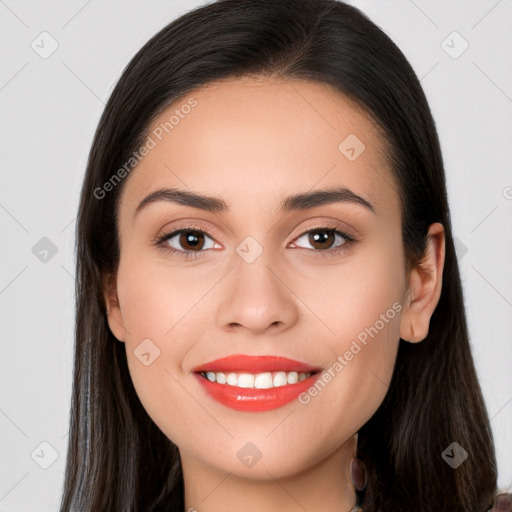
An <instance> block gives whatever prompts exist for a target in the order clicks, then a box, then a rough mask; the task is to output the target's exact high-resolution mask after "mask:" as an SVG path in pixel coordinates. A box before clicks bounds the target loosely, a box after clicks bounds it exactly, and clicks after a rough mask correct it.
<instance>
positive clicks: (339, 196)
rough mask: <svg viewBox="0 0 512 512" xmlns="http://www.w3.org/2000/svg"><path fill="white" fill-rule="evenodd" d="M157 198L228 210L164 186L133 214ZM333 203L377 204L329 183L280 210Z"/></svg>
mask: <svg viewBox="0 0 512 512" xmlns="http://www.w3.org/2000/svg"><path fill="white" fill-rule="evenodd" d="M158 201H167V202H171V203H176V204H180V205H183V206H189V207H192V208H199V209H201V210H206V211H208V212H213V213H228V212H229V206H228V204H227V203H226V202H225V201H224V200H223V199H221V198H219V197H212V196H207V195H203V194H199V193H197V192H191V191H189V190H180V189H176V188H163V189H160V190H156V191H155V192H152V193H151V194H149V195H148V196H146V197H145V198H144V199H143V200H142V201H141V202H140V203H139V205H138V206H137V208H136V210H135V214H134V216H136V215H137V214H138V213H139V212H140V211H141V210H142V209H144V208H145V207H146V206H148V205H150V204H152V203H156V202H158ZM332 203H354V204H359V205H361V206H364V207H365V208H367V209H368V210H369V211H371V212H372V213H374V214H375V213H376V212H375V208H374V207H373V205H372V204H371V203H370V202H368V201H367V200H366V199H364V198H362V197H361V196H359V195H357V194H355V193H354V192H352V191H351V190H350V189H348V188H343V187H330V188H325V189H320V190H314V191H312V192H304V193H302V194H296V195H292V196H288V197H286V198H285V199H284V201H283V202H282V203H281V207H280V211H281V212H291V211H294V210H306V209H308V208H315V207H317V206H323V205H326V204H332Z"/></svg>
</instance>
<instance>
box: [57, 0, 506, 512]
mask: <svg viewBox="0 0 512 512" xmlns="http://www.w3.org/2000/svg"><path fill="white" fill-rule="evenodd" d="M243 75H259V76H279V77H285V78H290V79H305V80H311V81H317V82H320V83H323V84H327V85H329V86H331V87H333V88H334V89H336V90H338V91H340V92H341V93H343V94H344V95H346V96H347V97H348V98H350V99H351V100H353V101H354V102H355V103H356V104H357V105H359V106H360V107H362V108H363V109H364V111H365V112H367V113H368V115H369V116H370V117H371V118H372V120H373V121H374V122H375V123H376V127H377V128H379V129H380V130H381V132H382V134H383V137H384V138H385V141H386V144H387V146H388V148H389V151H388V155H387V157H388V158H389V161H390V164H391V168H392V170H393V172H394V175H395V178H396V182H397V184H398V189H399V196H400V201H401V209H402V230H403V244H404V251H405V254H406V256H407V259H408V261H409V262H410V263H412V264H416V263H417V262H418V261H419V260H420V259H421V256H422V254H423V253H424V250H425V244H426V233H427V228H428V226H429V225H430V224H431V223H434V222H440V223H442V224H443V225H444V228H445V234H446V258H445V268H444V273H443V283H442V293H441V297H440V300H439V304H438V306H437V308H436V310H435V312H434V314H433V316H432V319H431V323H430V332H429V334H428V337H427V338H426V339H425V340H424V341H422V342H421V343H414V344H412V343H407V342H404V341H403V340H400V346H399V350H398V356H397V360H396V365H395V370H394V374H393V378H392V381H391V384H390V387H389V390H388V393H387V395H386V397H385V399H384V401H383V403H382V404H381V406H380V408H379V409H378V410H377V412H376V413H375V415H374V416H373V417H372V418H371V419H370V420H369V421H368V422H367V423H366V424H365V425H364V426H363V427H362V428H361V430H360V431H359V441H358V456H359V458H361V459H362V460H363V461H364V462H365V463H366V466H367V468H368V472H369V478H368V484H367V488H366V491H365V492H364V494H360V495H359V499H360V500H361V505H362V506H363V507H364V510H365V511H368V512H377V511H386V512H388V511H393V512H397V511H408V512H410V511H413V510H414V511H425V512H439V511H441V510H450V511H451V512H456V511H464V512H467V511H473V512H483V511H484V510H486V509H487V508H488V507H490V506H491V504H492V499H493V495H494V493H495V491H496V464H495V455H494V448H493V441H492V435H491V431H490V427H489V421H488V417H487V414H486V410H485V406H484V403H483V399H482V394H481V391H480V387H479V384H478V381H477V377H476V373H475V368H474V364H473V360H472V356H471V351H470V345H469V341H468V329H467V325H466V317H465V311H464V303H463V295H462V290H461V281H460V276H459V270H458V265H457V259H456V255H455V251H454V244H453V237H452V232H451V225H450V213H449V208H448V201H447V194H446V184H445V175H444V168H443V161H442V156H441V151H440V146H439V141H438V136H437V133H436V129H435V124H434V121H433V118H432V115H431V112H430V109H429V106H428V104H427V101H426V98H425V95H424V93H423V90H422V88H421V86H420V83H419V81H418V79H417V77H416V75H415V74H414V72H413V70H412V68H411V66H410V64H409V63H408V62H407V60H406V58H405V57H404V55H403V54H402V53H401V51H400V50H399V49H398V48H397V46H396V45H395V44H394V43H393V42H392V41H391V39H390V38H389V37H388V36H386V35H385V34H384V32H383V31H382V30H380V29H379V28H378V27H377V26H376V25H375V24H374V23H372V22H371V21H370V20H369V19H368V18H367V17H366V16H365V15H364V14H363V13H361V12H360V11H359V10H358V9H356V8H354V7H352V6H349V5H346V4H344V3H341V2H338V1H335V0H223V1H219V2H216V3H213V4H210V5H207V6H203V7H200V8H198V9H195V10H193V11H191V12H189V13H187V14H185V15H184V16H182V17H180V18H179V19H177V20H175V21H173V22H172V23H170V24H169V25H167V26H166V27H165V28H164V29H162V30H161V31H160V32H159V33H158V34H156V35H155V36H154V37H153V38H152V39H151V40H150V41H149V42H147V43H146V44H145V46H144V47H143V48H142V49H141V50H140V51H139V52H138V53H137V54H136V55H135V57H134V58H133V59H132V61H131V62H130V63H129V65H128V66H127V67H126V69H125V70H124V72H123V74H122V76H121V78H120V80H119V82H118V84H117V86H116V87H115V89H114V91H113V93H112V95H111V97H110V99H109V100H108V103H107V105H106V108H105V111H104V113H103V116H102V118H101V121H100V123H99V126H98V128H97V131H96V135H95V138H94V142H93V144H92V149H91V152H90V156H89V161H88V165H87V170H86V174H85V179H84V183H83V188H82V193H81V198H80V207H79V214H78V221H77V230H76V240H77V273H76V276H77V286H76V299H77V302H76V333H75V334H76V339H75V362H74V365H75V366H74V381H73V394H72V407H71V420H70V423H71V426H70V435H69V449H68V458H67V467H66V476H65V487H64V493H63V499H62V505H61V509H60V510H61V512H68V511H71V510H80V511H94V512H96V511H153V512H155V511H157V510H167V511H171V510H172V511H182V510H183V508H184V499H183V476H182V472H181V464H180V458H179V452H178V449H177V447H176V446H175V445H174V444H173V443H172V442H171V441H169V439H167V438H166V436H165V435H164V434H163V433H162V432H161V431H160V430H159V428H158V427H157V426H156V425H155V424H154V423H153V421H152V420H151V418H150V417H149V416H148V414H147V413H146V411H145V410H144V408H143V406H142V405H141V403H140V401H139V399H138V397H137V394H136V392H135V390H134V387H133V385H132V382H131V379H130V375H129V372H128V367H127V361H126V354H125V347H124V345H123V344H122V343H119V342H117V341H116V339H115V338H114V337H113V335H112V334H111V332H110V330H109V327H108V323H107V317H106V305H105V303H104V298H103V293H104V289H105V288H104V283H105V276H106V275H108V274H109V273H115V271H116V268H117V265H118V262H119V245H118V236H117V235H118V232H117V222H116V214H117V206H118V204H119V197H120V194H121V193H122V189H123V185H124V182H125V180H126V178H125V179H124V180H120V182H119V183H116V184H115V186H112V187H110V188H111V189H112V190H109V193H108V194H106V195H104V194H101V195H100V194H99V193H98V190H105V189H104V188H103V189H102V187H103V186H104V184H105V183H107V182H108V181H109V180H111V179H112V177H113V175H114V174H115V173H116V171H117V170H118V169H120V168H122V167H123V165H125V162H127V161H129V159H130V157H131V155H133V153H134V152H135V151H137V149H138V148H139V147H140V146H141V144H142V142H143V140H144V139H145V136H146V135H147V133H146V132H147V130H148V126H149V125H150V123H151V121H152V120H153V119H154V118H155V117H156V116H157V115H158V114H159V113H161V112H162V111H163V110H164V109H165V108H166V107H168V106H169V105H170V104H171V103H173V102H175V101H177V100H178V99H180V98H182V97H183V96H184V95H186V94H187V93H190V92H191V91H192V90H194V89H195V88H198V87H201V86H203V85H205V84H207V83H208V82H212V81H215V80H219V79H223V78H230V77H236V76H243ZM119 175H120V174H118V176H119ZM176 420H177V421H178V418H177V419H176ZM453 442H457V443H459V444H460V445H461V446H462V447H463V448H464V449H465V450H466V452H467V453H468V458H467V460H466V461H465V462H464V463H462V464H461V465H460V466H459V467H457V468H456V469H454V468H452V467H451V466H450V465H449V464H447V462H445V460H444V459H443V457H442V453H443V452H444V451H445V449H446V448H447V447H448V446H449V445H450V444H451V443H453Z"/></svg>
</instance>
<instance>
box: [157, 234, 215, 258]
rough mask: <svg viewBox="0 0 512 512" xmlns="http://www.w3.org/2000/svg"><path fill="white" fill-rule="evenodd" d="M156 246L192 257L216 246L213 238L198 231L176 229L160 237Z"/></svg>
mask: <svg viewBox="0 0 512 512" xmlns="http://www.w3.org/2000/svg"><path fill="white" fill-rule="evenodd" d="M157 245H160V246H162V247H163V248H164V249H166V250H168V251H170V252H172V253H175V254H178V253H180V254H183V255H189V256H190V255H194V254H200V253H202V252H205V251H206V250H207V249H213V248H214V247H216V246H218V244H216V243H215V241H214V240H213V238H212V237H211V236H209V235H208V234H206V233H205V232H203V231H201V230H199V229H191V228H189V229H178V230H176V231H173V232H172V233H168V234H166V235H163V236H162V237H160V238H159V239H158V241H157Z"/></svg>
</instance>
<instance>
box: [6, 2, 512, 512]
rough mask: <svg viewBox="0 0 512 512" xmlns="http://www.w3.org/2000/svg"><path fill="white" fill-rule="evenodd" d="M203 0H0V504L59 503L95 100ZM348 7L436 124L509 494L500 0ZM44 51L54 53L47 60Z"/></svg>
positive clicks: (511, 121) (510, 324)
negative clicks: (384, 40)
mask: <svg viewBox="0 0 512 512" xmlns="http://www.w3.org/2000/svg"><path fill="white" fill-rule="evenodd" d="M203 3H205V2H202V1H197V0H194V1H187V2H186V1H177V0H172V1H171V0H166V1H151V2H142V1H138V2H133V1H131V2H127V1H123V2H120V1H110V0H109V1H105V0H104V1H102V2H99V1H98V0H89V1H87V2H75V1H63V0H61V1H58V2H55V1H47V2H28V1H15V0H5V1H2V0H0V23H1V27H0V30H1V32H2V34H3V37H4V39H3V44H2V47H1V50H0V51H1V52H2V54H1V58H2V66H1V69H0V102H1V108H2V120H3V122H2V123H1V128H0V129H1V135H0V144H1V156H2V166H1V180H2V185H1V188H0V226H1V233H2V253H1V267H0V306H1V309H0V311H1V325H2V335H1V343H2V345H1V357H0V365H1V373H0V375H1V377H0V378H1V383H0V385H1V387H0V390H1V391H0V393H1V394H0V432H1V449H2V464H1V468H0V471H1V473H0V512H7V511H35V510H37V511H44V510H57V509H58V504H59V501H60V494H61V489H62V482H63V474H64V465H65V453H66V448H67V431H68V409H69V401H70V392H71V375H72V348H73V323H74V310H73V307H74V295H73V294H74V276H73V274H74V254H73V248H74V232H73V230H74V220H75V216H76V210H77V205H78V197H79V191H80V186H81V182H82V179H83V175H84V169H85V164H86V158H87V155H88V151H89V148H90V144H91V140H92V136H93V132H94V129H95V127H96V124H97V122H98V120H99V117H100V115H101V112H102V109H103V106H104V103H105V101H106V99H107V98H108V96H109V94H110V92H111V91H112V88H113V85H114V84H115V82H116V81H117V79H118V78H119V75H120V73H121V71H122V69H123V67H124V66H125V65H126V64H127V62H128V61H129V59H130V58H131V57H132V55H133V54H134V53H135V52H136V51H137V50H138V49H139V48H140V47H141V46H142V45H143V43H144V42H145V41H146V40H147V39H148V38H149V37H150V36H152V35H153V34H154V33H156V32H157V31H158V30H159V29H160V28H161V27H163V26H164V25H166V24H167V23H168V22H169V21H171V20H172V19H173V18H175V17H177V16H179V15H180V14H182V13H184V12H185V11H187V10H189V9H191V8H192V7H195V6H198V5H201V4H203ZM351 3H353V4H354V5H356V6H357V7H359V8H361V9H362V10H363V12H365V13H366V14H367V15H368V16H369V17H370V19H372V20H373V21H374V22H375V23H377V24H378V25H379V26H380V27H381V28H383V29H384V31H385V32H386V33H387V34H388V35H389V36H390V37H391V38H392V39H393V40H394V41H395V42H396V43H397V45H398V46H399V47H400V48H401V50H402V51H403V52H404V54H405V55H406V57H407V58H408V59H409V61H410V62H411V64H412V66H413V67H414V69H415V71H416V73H417V75H418V77H419V78H420V79H421V83H422V85H423V87H424V90H425V92H426V95H427V97H428V100H429V103H430V106H431V109H432V112H433V115H434V118H435V120H436V124H437V127H438V131H439V136H440V139H441V145H442V150H443V157H444V160H445V164H446V173H447V179H448V189H449V197H450V203H451V209H452V216H453V227H454V233H455V235H456V237H457V245H458V256H459V260H460V267H461V272H462V279H463V286H464V291H465V297H466V304H467V314H468V319H469V325H470V333H471V337H472V347H473V354H474V358H475V362H476V366H477V371H478V375H479V378H480V382H481V385H482V387H483V392H484V395H485V399H486V403H487V407H488V410H489V415H490V417H491V418H492V420H491V426H492V429H493V433H494V436H495V441H496V448H497V454H498V463H499V473H500V474H499V485H500V488H501V489H503V490H505V489H509V490H510V489H511V487H512V464H510V455H511V454H512V372H511V368H512V364H511V363H512V344H511V336H510V332H511V329H512V272H511V271H510V262H511V261H512V260H511V253H512V172H511V168H512V164H511V162H512V138H511V135H512V58H511V57H510V55H511V51H512V30H511V29H512V0H499V1H496V0H489V1H483V0H481V1H467V0H466V1H451V2H445V1H425V0H423V1H420V0H414V1H413V0H396V1H390V0H389V1H382V0H379V1H376V0H373V1H366V2H363V1H354V2H351ZM44 31H46V32H48V33H49V34H50V35H49V36H48V35H43V36H41V35H40V34H41V33H42V32H44ZM454 31H456V32H458V34H459V35H457V34H455V35H454V34H452V33H453V32H454ZM464 41H466V42H467V44H468V48H467V49H466V50H465V51H464V52H463V53H461V52H462V50H463V49H464V48H465V45H466V43H465V42H464ZM52 44H53V45H56V44H58V48H57V49H56V50H55V51H54V53H52V54H51V55H49V56H48V55H46V54H45V52H46V53H48V52H50V50H51V49H52ZM42 57H46V58H42ZM44 237H46V238H47V239H49V240H46V239H44V240H42V241H41V239H43V238H44ZM34 247H35V248H34ZM45 250H47V251H48V252H47V253H45V252H44V251H45ZM55 250H56V251H57V252H56V253H55V254H53V252H55ZM52 251H53V252H52ZM41 443H47V444H43V445H41ZM507 454H508V457H507V456H506V455H507ZM54 459H55V460H54ZM46 466H47V469H44V467H46ZM447 492H449V490H447Z"/></svg>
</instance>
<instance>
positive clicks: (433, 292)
mask: <svg viewBox="0 0 512 512" xmlns="http://www.w3.org/2000/svg"><path fill="white" fill-rule="evenodd" d="M427 236H428V240H427V248H426V251H425V255H424V257H423V258H422V260H421V261H420V262H419V263H418V265H416V266H415V267H414V268H413V269H412V270H411V272H410V274H409V288H408V290H407V294H406V295H407V299H406V301H405V302H406V307H405V308H404V313H403V314H402V317H401V319H400V337H401V338H402V339H403V340H406V341H410V342H412V343H417V342H419V341H422V340H424V339H425V338H426V337H427V335H428V329H429V324H430V318H431V316H432V313H434V310H435V308H436V306H437V303H438V302H439V297H440V296H441V287H442V282H443V267H444V255H445V234H444V227H443V225H442V224H440V223H439V222H436V223H434V224H431V225H430V227H429V229H428V235H427Z"/></svg>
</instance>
